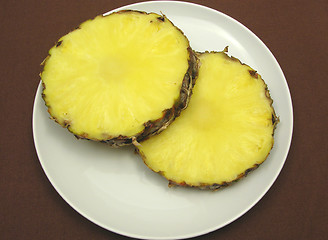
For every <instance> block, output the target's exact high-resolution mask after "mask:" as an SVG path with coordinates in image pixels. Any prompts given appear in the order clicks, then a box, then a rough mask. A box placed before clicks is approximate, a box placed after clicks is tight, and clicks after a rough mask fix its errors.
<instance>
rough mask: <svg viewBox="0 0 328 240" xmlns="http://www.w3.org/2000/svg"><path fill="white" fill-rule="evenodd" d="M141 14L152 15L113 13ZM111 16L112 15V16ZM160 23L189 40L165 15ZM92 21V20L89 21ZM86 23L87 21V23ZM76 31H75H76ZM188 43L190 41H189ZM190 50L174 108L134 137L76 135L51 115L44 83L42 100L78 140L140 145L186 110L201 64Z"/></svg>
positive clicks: (189, 49)
mask: <svg viewBox="0 0 328 240" xmlns="http://www.w3.org/2000/svg"><path fill="white" fill-rule="evenodd" d="M129 12H131V13H139V14H146V15H148V14H150V13H147V12H143V11H137V10H121V11H118V12H113V13H111V14H125V13H129ZM111 14H110V15H111ZM107 16H109V15H106V16H103V15H101V17H107ZM157 19H158V21H168V22H170V23H171V24H172V25H173V26H174V27H175V28H176V29H177V30H179V32H181V34H182V35H183V36H184V37H185V38H186V39H187V37H186V36H185V35H184V33H183V32H182V31H181V30H180V29H179V28H178V27H176V26H175V25H174V24H173V23H172V22H171V21H170V20H169V19H168V18H166V16H165V15H164V14H162V15H159V17H158V18H157ZM87 21H90V20H87ZM85 22H86V21H85ZM82 24H83V23H81V24H80V25H79V27H77V28H76V29H79V28H80V26H81V25H82ZM76 29H75V30H76ZM187 41H188V43H189V40H188V39H187ZM62 42H63V41H62V40H59V41H57V42H56V44H55V45H54V46H53V48H57V47H60V46H61V44H62ZM188 45H189V46H188V48H187V51H188V53H189V60H188V65H189V66H188V69H187V72H186V73H185V75H184V78H183V81H182V85H181V89H180V94H179V97H178V98H177V99H176V101H175V103H174V104H173V106H172V107H171V108H169V109H165V110H164V111H163V112H162V116H161V117H160V118H159V119H156V120H149V121H147V122H145V123H144V124H143V125H144V129H143V130H142V131H141V132H139V133H137V134H135V135H133V136H123V135H119V136H108V137H107V138H106V139H105V140H99V139H96V138H91V137H89V136H88V134H87V133H83V134H76V133H75V132H73V131H72V130H71V129H70V123H69V122H64V123H60V122H59V121H58V120H57V119H56V117H54V116H53V115H52V113H51V105H50V104H49V103H48V102H47V100H46V95H45V94H44V90H45V89H46V85H45V84H44V82H43V81H42V88H43V91H42V94H41V95H42V98H43V100H44V102H45V105H46V106H47V108H48V113H49V114H50V118H51V119H52V120H54V121H55V122H56V123H58V124H59V125H61V126H62V127H63V128H67V130H68V131H69V132H71V133H72V134H73V135H74V136H75V137H76V138H77V139H85V140H92V141H96V142H102V143H106V144H108V145H110V146H112V147H115V148H116V147H122V146H126V145H131V144H138V142H142V141H143V140H146V139H147V138H149V137H151V136H153V135H156V134H158V133H160V132H161V131H163V130H164V129H166V128H167V127H168V126H169V125H170V124H171V122H173V121H174V119H175V118H176V117H178V116H179V115H180V113H181V111H182V110H184V109H185V108H186V107H187V106H188V103H189V99H190V97H191V95H192V88H193V86H194V84H195V79H196V78H197V75H198V64H199V60H198V58H197V54H196V53H195V52H194V51H193V50H192V49H191V47H190V44H188ZM50 57H51V56H50V55H48V56H47V57H46V58H45V59H44V60H43V62H42V63H41V66H42V67H44V66H45V65H46V62H47V60H48V59H49V58H50ZM42 72H43V70H42V71H41V73H40V77H41V75H42Z"/></svg>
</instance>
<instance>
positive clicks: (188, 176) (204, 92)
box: [136, 49, 278, 190]
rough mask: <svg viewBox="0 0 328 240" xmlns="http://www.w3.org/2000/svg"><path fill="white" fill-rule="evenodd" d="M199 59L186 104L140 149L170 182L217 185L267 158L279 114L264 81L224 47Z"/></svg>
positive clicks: (146, 161)
mask: <svg viewBox="0 0 328 240" xmlns="http://www.w3.org/2000/svg"><path fill="white" fill-rule="evenodd" d="M225 51H227V49H225ZM199 60H200V69H199V72H198V74H199V75H198V78H197V80H196V84H195V87H194V88H193V96H192V98H191V99H190V103H189V106H188V108H187V109H186V110H184V111H183V113H182V114H181V115H180V116H179V117H178V118H176V120H175V121H174V122H173V123H172V124H171V125H170V126H169V127H168V128H167V129H166V130H165V131H163V132H162V133H161V134H159V135H157V136H154V137H152V138H150V139H148V140H146V141H144V142H142V143H141V144H138V145H136V148H137V152H138V153H139V154H140V155H141V157H142V158H143V160H144V162H145V163H146V165H147V166H148V167H149V168H150V169H152V170H153V171H155V172H158V173H160V174H161V175H163V176H164V177H165V178H167V179H168V180H169V185H182V186H193V187H199V188H202V189H213V190H215V189H218V188H220V187H222V186H227V185H229V184H230V183H232V182H235V181H236V180H238V179H240V178H241V177H243V176H245V175H246V174H247V173H248V172H250V171H251V170H253V169H255V168H257V167H258V166H259V165H260V164H261V163H262V162H263V161H264V160H265V159H266V158H267V157H268V155H269V152H270V150H271V148H272V147H273V133H274V129H275V125H276V123H277V120H278V119H277V117H276V115H275V112H274V109H273V107H272V102H273V101H272V99H271V98H270V95H269V91H268V89H267V86H266V84H265V83H264V81H263V80H262V78H261V76H260V75H259V74H257V73H256V71H254V70H253V69H252V68H250V67H249V66H247V65H245V64H242V63H241V62H240V61H239V60H238V59H236V58H234V57H229V56H228V55H227V54H226V53H225V52H211V53H209V52H206V53H202V54H200V56H199Z"/></svg>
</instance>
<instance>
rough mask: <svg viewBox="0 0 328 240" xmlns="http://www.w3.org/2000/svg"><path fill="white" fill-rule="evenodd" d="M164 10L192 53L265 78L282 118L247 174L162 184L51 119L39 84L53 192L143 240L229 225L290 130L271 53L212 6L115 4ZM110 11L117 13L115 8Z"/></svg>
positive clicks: (119, 153) (272, 173)
mask: <svg viewBox="0 0 328 240" xmlns="http://www.w3.org/2000/svg"><path fill="white" fill-rule="evenodd" d="M121 9H135V10H142V11H147V12H157V13H160V12H163V13H164V14H165V15H166V16H167V17H168V18H169V19H171V20H172V21H173V23H174V24H175V25H176V26H178V27H179V28H180V29H182V31H183V32H184V33H185V34H186V36H187V37H188V38H189V40H190V43H191V46H192V48H193V49H194V50H197V51H205V50H216V51H221V50H223V49H224V47H225V46H229V53H230V54H231V55H233V56H235V57H237V58H239V59H240V60H241V61H243V62H245V63H247V64H248V65H250V66H251V67H253V68H254V69H256V70H258V72H259V73H260V74H261V75H262V76H263V78H264V79H265V81H266V83H267V84H268V86H269V89H270V92H271V95H272V98H273V100H274V107H275V110H276V112H277V115H278V116H279V117H280V121H281V122H280V123H279V124H278V127H277V130H276V133H275V145H274V148H273V150H272V152H271V154H270V156H269V158H268V159H267V161H265V163H264V164H263V165H262V166H261V167H260V168H259V169H258V170H256V171H254V172H253V173H251V174H250V175H248V177H246V178H245V179H243V180H242V181H240V182H238V183H237V184H234V185H233V186H230V187H229V188H226V189H223V190H220V191H218V192H209V191H200V190H195V189H184V188H168V187H167V182H166V180H164V179H163V178H162V177H161V176H159V175H158V174H156V173H153V172H152V171H150V170H149V169H148V168H147V167H146V166H145V165H144V164H143V162H142V160H141V158H139V157H138V156H137V155H136V154H134V153H133V149H132V148H123V149H112V148H110V147H108V146H106V145H104V144H99V143H94V142H90V141H85V140H76V139H75V137H74V136H73V135H72V134H70V133H69V132H68V131H67V130H65V129H63V128H61V127H60V126H59V125H58V124H56V123H55V122H53V121H52V120H50V119H49V115H48V113H47V109H46V107H45V105H44V102H43V100H42V98H41V86H39V88H38V91H37V93H36V97H35V103H34V111H33V133H34V142H35V147H36V150H37V154H38V156H39V159H40V162H41V165H42V167H43V169H44V172H45V173H46V175H47V177H48V178H49V180H50V182H51V183H52V185H53V186H54V188H55V189H56V190H57V191H58V193H59V194H60V195H61V196H62V197H63V198H64V199H65V200H66V202H67V203H69V204H70V205H71V206H72V207H73V208H74V209H75V210H76V211H78V212H79V213H80V214H82V215H83V216H84V217H86V218H87V219H89V220H90V221H92V222H94V223H96V224H98V225H99V226H101V227H103V228H105V229H108V230H110V231H113V232H116V233H119V234H122V235H126V236H130V237H135V238H141V239H182V238H188V237H194V236H198V235H202V234H205V233H208V232H211V231H214V230H216V229H219V228H221V227H223V226H225V225H226V224H229V223H231V222H232V221H234V220H236V219H237V218H238V217H240V216H241V215H243V214H244V213H245V212H246V211H248V210H249V209H250V208H251V207H252V206H254V204H256V203H257V202H258V201H259V200H260V199H261V198H262V197H263V195H264V194H265V193H266V192H267V191H268V189H269V188H270V187H271V185H272V184H273V182H274V181H275V179H276V178H277V176H278V174H279V172H280V170H281V169H282V167H283V164H284V162H285V159H286V157H287V154H288V150H289V146H290V143H291V137H292V129H293V112H292V103H291V97H290V93H289V89H288V86H287V82H286V80H285V77H284V75H283V72H282V70H281V69H280V67H279V64H278V63H277V61H276V59H275V58H274V56H273V55H272V54H271V52H270V51H269V49H268V48H267V47H266V46H265V45H264V44H263V43H262V42H261V40H260V39H258V38H257V37H256V36H255V35H254V34H253V33H252V32H251V31H249V30H248V29H247V28H246V27H244V26H243V25H242V24H240V23H238V22H237V21H236V20H234V19H232V18H230V17H228V16H227V15H224V14H222V13H220V12H218V11H215V10H213V9H210V8H207V7H203V6H200V5H195V4H192V3H186V2H172V1H164V2H163V1H159V2H144V3H137V4H133V5H129V6H125V7H122V8H120V9H116V10H121ZM116 10H115V11H116Z"/></svg>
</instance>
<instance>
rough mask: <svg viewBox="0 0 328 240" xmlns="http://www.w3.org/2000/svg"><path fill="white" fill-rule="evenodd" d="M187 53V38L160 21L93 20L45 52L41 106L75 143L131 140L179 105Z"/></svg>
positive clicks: (140, 17)
mask: <svg viewBox="0 0 328 240" xmlns="http://www.w3.org/2000/svg"><path fill="white" fill-rule="evenodd" d="M189 53H190V50H189V42H188V40H187V39H186V37H185V36H184V35H183V33H182V32H181V31H180V30H179V29H177V28H176V27H175V26H174V25H173V24H172V23H171V22H170V21H169V20H168V19H167V18H165V17H163V16H161V15H158V14H155V13H150V14H146V13H141V12H136V11H123V12H118V13H113V14H110V15H108V16H105V17H103V16H98V17H96V18H95V19H93V20H89V21H86V22H84V23H83V24H82V25H81V26H80V27H79V28H78V29H76V30H75V31H72V32H70V33H69V34H67V35H65V36H64V37H62V38H61V39H60V40H59V41H58V44H57V45H56V46H55V47H53V48H52V49H51V50H50V51H49V57H48V58H47V59H46V60H45V62H44V70H43V72H42V74H41V79H42V82H43V85H44V91H43V98H44V100H45V102H46V105H47V106H48V110H49V113H50V114H51V116H52V117H53V118H54V119H55V120H56V121H57V122H58V123H59V124H61V125H62V126H65V127H68V128H69V130H70V131H71V132H73V133H74V134H75V135H77V136H82V137H83V136H87V138H89V139H94V140H104V139H109V138H111V137H117V136H134V135H136V134H137V133H139V132H141V131H143V129H144V128H145V126H144V123H146V122H148V121H150V120H157V119H160V118H161V117H162V116H163V111H164V110H166V109H170V108H172V106H173V105H174V103H175V102H176V101H177V99H178V98H179V95H180V88H181V85H182V81H183V79H184V76H185V74H186V73H187V70H188V67H189V63H188V61H189Z"/></svg>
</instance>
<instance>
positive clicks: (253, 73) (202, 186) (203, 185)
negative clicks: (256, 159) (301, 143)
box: [135, 46, 280, 191]
mask: <svg viewBox="0 0 328 240" xmlns="http://www.w3.org/2000/svg"><path fill="white" fill-rule="evenodd" d="M227 52H228V46H227V47H225V48H224V50H223V51H222V53H224V56H225V57H226V58H227V59H228V60H229V61H235V62H238V63H239V64H241V65H245V66H247V67H249V68H250V69H251V70H250V71H249V74H250V75H251V76H252V77H253V78H255V79H257V80H260V81H262V82H263V83H264V84H265V86H266V88H265V96H266V98H267V99H268V101H269V103H270V107H271V109H272V125H273V132H272V137H274V132H275V129H276V127H277V124H278V123H279V121H280V120H279V117H278V116H277V115H276V113H275V110H274V108H273V106H272V104H273V100H272V98H271V96H270V92H269V90H268V87H267V84H266V83H265V81H264V80H263V79H262V77H261V76H260V75H259V74H258V73H257V71H256V70H254V69H252V68H251V67H250V66H249V65H247V64H245V63H242V62H241V61H240V60H239V59H238V58H235V57H233V56H229V55H228V54H227ZM204 53H219V52H217V51H205V52H195V55H196V57H197V58H198V57H199V56H200V55H201V54H204ZM197 66H198V67H200V64H198V65H197ZM196 81H197V78H196ZM273 145H274V141H272V145H271V148H270V151H269V153H268V154H267V156H266V157H265V158H264V159H263V161H262V162H261V163H257V164H254V165H253V166H252V167H250V168H248V169H246V170H245V171H244V172H243V173H240V174H239V175H238V176H237V177H236V178H235V179H234V180H232V181H224V182H221V183H214V184H210V185H209V184H206V183H202V182H199V183H198V184H195V185H191V184H188V183H186V182H185V181H181V182H175V181H173V180H171V179H169V178H168V177H167V176H166V175H165V173H164V172H162V171H158V172H156V171H154V170H153V169H152V168H150V167H149V166H148V165H147V163H146V162H147V161H146V156H145V154H144V153H143V152H142V151H141V150H140V149H139V148H138V145H137V144H135V152H136V153H137V154H139V155H140V157H141V158H142V160H143V162H144V163H145V164H146V166H147V167H148V168H149V169H150V170H152V171H153V172H156V173H158V174H160V175H161V176H163V177H164V178H166V179H167V180H168V187H188V188H196V189H201V190H211V191H217V190H220V189H222V188H225V187H228V186H230V185H232V184H234V183H236V182H238V181H239V180H241V179H243V178H245V177H246V176H247V175H248V174H249V173H251V172H253V171H254V170H256V169H257V168H259V167H260V166H261V164H262V163H263V162H265V160H266V159H267V158H268V156H269V155H270V152H271V150H272V148H273Z"/></svg>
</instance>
